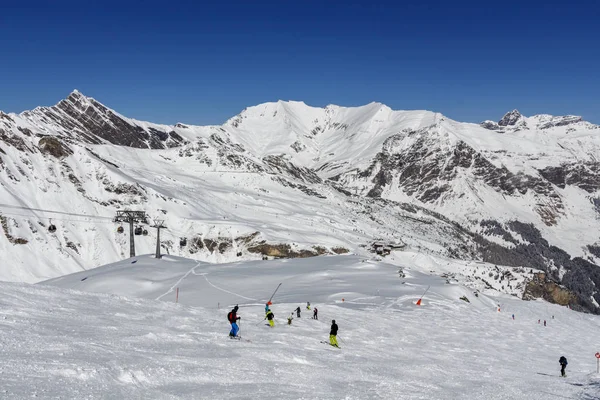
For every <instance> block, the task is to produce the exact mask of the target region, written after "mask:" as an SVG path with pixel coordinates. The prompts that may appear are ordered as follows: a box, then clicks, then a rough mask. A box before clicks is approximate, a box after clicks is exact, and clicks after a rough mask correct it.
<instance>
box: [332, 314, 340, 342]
mask: <svg viewBox="0 0 600 400" xmlns="http://www.w3.org/2000/svg"><path fill="white" fill-rule="evenodd" d="M337 332H338V326H337V324H336V323H335V319H333V320H331V331H329V344H331V345H332V346H335V347H340V346H338V342H337V337H336V336H337Z"/></svg>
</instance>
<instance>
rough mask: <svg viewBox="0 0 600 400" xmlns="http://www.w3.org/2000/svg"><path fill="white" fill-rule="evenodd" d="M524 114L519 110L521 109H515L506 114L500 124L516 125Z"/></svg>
mask: <svg viewBox="0 0 600 400" xmlns="http://www.w3.org/2000/svg"><path fill="white" fill-rule="evenodd" d="M521 118H523V115H521V113H520V112H519V110H517V109H515V110H512V111H509V112H507V113H506V114H504V117H502V119H501V120H500V121H498V125H500V126H509V125H515V124H516V123H517V122H518V121H519V120H520V119H521Z"/></svg>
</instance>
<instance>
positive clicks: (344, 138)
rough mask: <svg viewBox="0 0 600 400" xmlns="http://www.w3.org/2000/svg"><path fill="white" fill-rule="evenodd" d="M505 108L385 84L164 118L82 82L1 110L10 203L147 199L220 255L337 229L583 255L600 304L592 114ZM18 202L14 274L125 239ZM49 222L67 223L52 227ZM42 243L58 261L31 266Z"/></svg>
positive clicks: (430, 245)
mask: <svg viewBox="0 0 600 400" xmlns="http://www.w3.org/2000/svg"><path fill="white" fill-rule="evenodd" d="M507 115H508V117H506V116H505V117H506V118H507V120H506V125H502V126H501V125H500V124H499V123H495V124H496V125H495V126H496V127H497V128H494V129H490V127H489V126H480V125H477V124H472V123H461V122H458V121H454V120H452V119H449V118H447V117H445V116H443V115H442V114H439V113H434V112H430V111H394V110H392V109H390V108H389V107H387V106H385V105H383V104H381V103H375V102H373V103H370V104H368V105H365V106H361V107H350V108H348V107H340V106H333V105H329V106H327V107H324V108H318V107H311V106H308V105H306V104H305V103H303V102H284V101H278V102H271V103H264V104H261V105H257V106H253V107H248V108H246V109H245V110H243V111H242V112H240V114H238V115H237V116H235V117H232V118H230V119H229V120H228V121H226V122H225V123H224V124H223V125H220V126H217V125H213V126H194V125H185V124H181V123H180V124H176V125H160V124H153V123H150V122H144V121H137V120H133V119H129V118H127V117H125V116H123V115H121V114H119V113H118V112H116V111H114V110H112V109H110V108H109V107H106V106H104V105H103V104H102V103H99V102H98V101H96V100H94V99H93V98H91V97H86V96H84V95H83V94H81V93H80V92H79V91H74V92H72V93H71V94H70V95H69V96H68V97H67V98H66V99H65V100H62V101H61V102H59V103H57V104H56V105H55V106H51V107H39V108H36V109H34V110H32V111H26V112H23V113H21V114H18V115H17V114H4V113H2V114H0V183H1V186H0V200H1V201H0V203H4V204H7V205H10V206H15V205H18V206H22V207H24V210H33V209H42V210H56V211H61V212H76V213H78V214H90V215H92V216H93V215H99V216H107V215H111V214H113V215H114V213H115V211H116V210H122V209H125V208H137V209H145V210H147V212H148V214H149V217H150V218H157V219H161V218H163V219H166V221H167V223H168V225H169V226H170V230H171V231H170V232H171V233H170V234H171V235H172V236H171V237H170V238H169V239H168V240H166V239H165V240H164V241H163V247H164V249H165V251H169V252H172V253H173V254H175V255H182V256H187V257H189V256H190V255H192V254H193V256H194V257H197V258H198V259H200V260H204V261H212V262H225V261H231V260H232V259H235V258H236V257H242V258H249V259H254V258H256V257H261V252H262V256H272V255H273V254H280V255H281V254H284V255H285V254H287V255H291V254H308V253H302V252H303V251H304V252H306V251H308V252H309V253H310V252H314V253H320V252H322V251H323V250H321V249H322V248H323V249H325V251H326V252H327V251H331V249H333V248H338V247H343V248H346V249H348V250H350V251H354V252H359V253H361V252H363V253H364V252H366V249H367V248H368V247H369V246H370V243H371V242H372V241H373V240H378V239H382V238H383V239H384V240H389V241H396V240H401V241H403V242H404V243H405V244H406V245H407V246H408V247H410V248H413V249H415V248H416V249H422V250H423V251H428V252H433V253H438V254H442V255H444V256H448V255H452V256H453V257H459V258H464V259H481V260H483V261H485V260H486V257H487V258H488V259H493V260H494V261H493V262H496V263H503V262H504V263H506V265H513V266H525V267H527V266H528V265H532V266H534V265H535V266H536V267H537V268H540V269H545V270H548V271H549V272H551V274H549V276H551V278H552V279H554V280H556V281H557V282H561V281H562V280H563V278H564V277H565V276H566V277H567V278H568V277H569V276H570V275H569V273H570V272H572V271H575V270H577V271H579V270H580V269H581V270H582V271H583V272H582V273H581V274H579V273H578V274H576V276H580V277H579V278H577V279H575V281H576V283H574V284H572V285H571V286H573V287H575V286H577V287H579V286H581V287H580V288H579V289H577V290H580V291H581V293H582V294H581V296H580V301H581V302H587V303H586V305H585V307H586V309H588V310H597V309H598V307H597V305H594V304H593V303H594V302H598V301H600V295H597V294H596V292H595V290H594V289H593V288H594V287H595V285H596V284H600V277H597V276H596V275H594V273H593V272H590V271H592V270H591V269H590V268H591V267H590V266H589V265H588V264H585V263H583V264H582V263H580V262H579V261H578V262H575V263H574V262H573V261H572V259H574V258H573V257H575V258H577V257H579V258H581V259H582V260H584V261H585V262H587V263H591V264H590V265H596V263H598V262H600V258H597V256H596V254H600V253H599V252H597V251H596V250H595V249H596V246H598V244H597V239H596V238H595V237H590V235H589V232H593V231H596V230H597V229H599V228H600V222H599V216H600V193H598V191H599V189H600V164H599V163H598V162H597V161H596V160H598V158H599V157H600V136H599V135H598V133H600V131H599V130H598V126H596V125H593V124H590V123H588V122H585V121H583V120H581V119H580V117H573V116H564V117H553V116H547V115H540V116H534V117H524V116H522V115H521V114H520V113H519V112H518V111H516V110H514V111H512V112H510V113H508V114H507ZM503 118H504V117H503ZM499 122H500V121H499ZM509 122H510V124H509ZM67 199H68V200H67ZM11 212H12V213H13V215H11ZM23 213H25V214H27V213H29V214H27V215H20V216H19V215H14V210H12V211H11V209H3V208H2V207H1V205H0V214H2V215H3V218H4V220H3V221H4V222H3V231H4V236H2V235H0V238H3V239H2V240H0V246H1V248H2V249H4V250H5V251H10V254H11V257H12V261H13V262H14V263H15V264H16V265H19V267H18V268H16V269H15V270H14V271H13V270H8V271H5V275H4V278H5V279H9V280H26V281H32V280H33V281H35V280H40V279H44V278H45V279H47V278H52V277H55V276H57V275H60V274H64V273H70V272H74V271H76V270H78V269H81V268H84V269H85V268H89V267H90V266H97V265H103V264H106V263H109V262H114V261H115V259H116V258H118V257H122V256H124V255H125V254H127V251H128V247H127V241H126V238H125V237H124V236H122V235H121V234H116V233H115V232H114V231H113V229H114V225H113V227H112V228H111V227H110V226H101V225H99V223H98V224H96V222H92V220H93V217H90V219H89V220H88V221H87V222H85V223H84V222H82V221H79V222H78V223H72V222H68V221H64V222H63V221H61V220H60V219H59V218H57V217H52V214H51V213H50V212H39V211H37V212H33V211H23ZM49 224H54V225H57V226H58V228H59V229H58V230H57V233H48V232H45V231H44V230H45V229H47V227H48V225H49ZM86 224H87V225H86ZM94 224H96V225H94ZM529 226H531V227H532V228H531V229H534V230H535V232H537V233H535V234H532V233H531V232H530V228H528V227H529ZM40 227H42V229H40ZM524 232H525V233H524ZM58 233H60V234H58ZM522 235H526V236H527V237H530V238H531V239H530V240H527V239H524V236H522ZM154 237H155V236H154V232H153V231H152V230H150V232H149V234H148V239H153V238H154ZM250 237H251V239H248V238H250ZM184 239H185V240H184ZM23 242H25V243H23ZM178 243H188V244H187V245H181V244H180V245H179V246H178ZM139 246H140V249H141V250H142V251H145V252H151V251H153V244H151V243H147V242H146V243H145V244H140V245H139ZM269 246H271V247H269ZM273 246H274V247H273ZM277 246H283V247H277ZM286 246H290V247H286ZM361 246H362V247H361ZM498 246H499V247H498ZM519 246H521V247H519ZM553 246H554V247H556V248H557V249H560V250H561V251H562V252H565V253H566V254H568V258H569V260H567V258H565V257H566V256H564V255H563V253H560V252H556V251H554V250H551V249H552V248H553ZM316 248H319V250H315V249H316ZM25 249H29V250H30V251H29V252H28V251H25ZM251 249H255V250H257V251H258V253H253V252H252V251H250V250H251ZM486 249H487V250H486ZM489 249H492V250H489ZM31 251H33V252H34V253H39V252H42V253H39V254H43V257H46V256H47V259H46V260H45V261H44V262H45V263H47V265H48V266H46V264H44V265H43V266H34V264H33V263H34V261H33V259H32V256H31V254H29V253H31ZM490 251H491V253H490ZM528 251H536V252H537V253H536V254H535V255H534V256H530V255H528V253H527V252H528ZM511 252H512V253H511ZM515 252H517V253H515ZM238 254H241V255H240V256H238ZM542 254H546V255H544V256H542ZM531 257H533V258H531ZM503 260H504V261H503ZM582 262H583V261H582ZM21 270H23V271H25V275H24V276H27V277H22V278H19V276H20V275H19V274H20V273H21V272H19V271H21ZM573 273H574V272H573ZM28 274H32V275H31V276H29V275H28ZM571 275H573V274H571ZM585 280H587V282H589V285H587V284H586V285H587V286H586V285H579V284H580V283H581V281H585ZM590 285H591V286H590ZM574 290H575V289H574ZM594 296H597V297H598V299H595V298H594ZM588 303H589V304H588Z"/></svg>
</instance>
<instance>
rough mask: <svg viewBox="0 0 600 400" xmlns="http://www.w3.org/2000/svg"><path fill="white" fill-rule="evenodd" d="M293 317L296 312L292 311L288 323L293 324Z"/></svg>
mask: <svg viewBox="0 0 600 400" xmlns="http://www.w3.org/2000/svg"><path fill="white" fill-rule="evenodd" d="M293 319H294V313H293V312H292V313H291V314H290V316H289V317H288V325H291V324H292V320H293Z"/></svg>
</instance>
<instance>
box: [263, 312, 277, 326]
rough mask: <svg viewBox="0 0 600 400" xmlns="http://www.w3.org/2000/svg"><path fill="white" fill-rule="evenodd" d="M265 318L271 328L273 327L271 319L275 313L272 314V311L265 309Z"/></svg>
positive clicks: (273, 322) (273, 323)
mask: <svg viewBox="0 0 600 400" xmlns="http://www.w3.org/2000/svg"><path fill="white" fill-rule="evenodd" d="M265 318H266V319H267V320H269V325H271V328H273V327H274V326H275V321H273V318H275V314H273V311H271V310H269V311H267V316H266V317H265Z"/></svg>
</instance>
